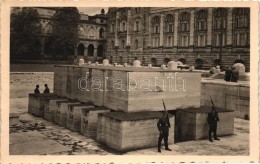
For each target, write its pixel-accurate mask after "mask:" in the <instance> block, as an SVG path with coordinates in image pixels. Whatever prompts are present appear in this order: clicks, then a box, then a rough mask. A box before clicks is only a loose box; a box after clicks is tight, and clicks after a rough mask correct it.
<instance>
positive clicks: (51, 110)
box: [44, 97, 68, 122]
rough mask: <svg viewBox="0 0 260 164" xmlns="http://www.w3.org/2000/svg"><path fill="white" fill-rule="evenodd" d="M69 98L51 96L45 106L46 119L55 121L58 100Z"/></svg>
mask: <svg viewBox="0 0 260 164" xmlns="http://www.w3.org/2000/svg"><path fill="white" fill-rule="evenodd" d="M66 100H68V99H67V98H63V97H53V98H49V101H48V102H46V103H45V106H44V119H46V120H48V121H52V122H53V121H54V118H55V111H56V108H57V102H58V101H66Z"/></svg>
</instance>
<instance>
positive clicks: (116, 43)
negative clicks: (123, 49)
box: [115, 12, 119, 46]
mask: <svg viewBox="0 0 260 164" xmlns="http://www.w3.org/2000/svg"><path fill="white" fill-rule="evenodd" d="M118 19H119V12H116V25H115V46H119V44H118V37H117V31H118V25H119V24H118Z"/></svg>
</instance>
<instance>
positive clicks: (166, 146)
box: [164, 141, 172, 151]
mask: <svg viewBox="0 0 260 164" xmlns="http://www.w3.org/2000/svg"><path fill="white" fill-rule="evenodd" d="M164 142H165V143H164V144H165V150H168V151H172V150H171V149H170V148H169V147H168V141H164Z"/></svg>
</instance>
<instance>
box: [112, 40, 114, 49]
mask: <svg viewBox="0 0 260 164" xmlns="http://www.w3.org/2000/svg"><path fill="white" fill-rule="evenodd" d="M114 48H115V42H114V41H113V40H112V41H111V49H114Z"/></svg>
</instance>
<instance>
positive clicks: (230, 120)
mask: <svg viewBox="0 0 260 164" xmlns="http://www.w3.org/2000/svg"><path fill="white" fill-rule="evenodd" d="M210 111H211V108H210V107H201V108H197V109H184V110H178V111H177V112H176V124H175V125H176V126H175V128H176V131H175V132H176V135H175V137H176V138H175V139H176V141H177V142H181V141H190V140H199V139H204V138H208V122H207V117H208V113H209V112H210ZM217 111H218V115H219V120H220V121H219V122H218V129H217V135H218V136H226V135H232V134H234V111H232V110H225V109H219V108H217Z"/></svg>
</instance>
